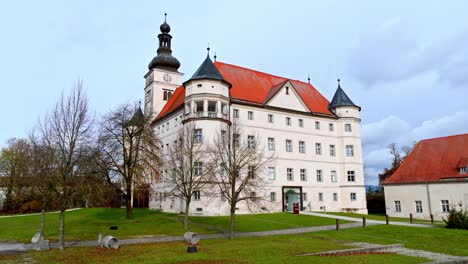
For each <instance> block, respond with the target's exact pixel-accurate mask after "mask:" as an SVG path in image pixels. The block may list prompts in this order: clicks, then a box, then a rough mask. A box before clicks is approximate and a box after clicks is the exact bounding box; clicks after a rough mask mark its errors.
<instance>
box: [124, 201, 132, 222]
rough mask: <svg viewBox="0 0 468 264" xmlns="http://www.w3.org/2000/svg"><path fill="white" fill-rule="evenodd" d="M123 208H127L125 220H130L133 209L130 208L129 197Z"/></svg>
mask: <svg viewBox="0 0 468 264" xmlns="http://www.w3.org/2000/svg"><path fill="white" fill-rule="evenodd" d="M125 205H126V206H125V207H126V208H127V219H132V217H133V208H132V198H131V196H130V197H128V196H127V199H126V201H125Z"/></svg>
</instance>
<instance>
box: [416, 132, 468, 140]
mask: <svg viewBox="0 0 468 264" xmlns="http://www.w3.org/2000/svg"><path fill="white" fill-rule="evenodd" d="M461 136H468V133H464V134H457V135H449V136H441V137H434V138H426V139H421V140H420V142H423V141H431V140H441V139H448V138H455V137H461Z"/></svg>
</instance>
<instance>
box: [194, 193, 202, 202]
mask: <svg viewBox="0 0 468 264" xmlns="http://www.w3.org/2000/svg"><path fill="white" fill-rule="evenodd" d="M200 197H201V195H200V191H194V192H193V200H195V201H199V200H200Z"/></svg>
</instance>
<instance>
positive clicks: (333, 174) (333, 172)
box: [330, 170, 337, 182]
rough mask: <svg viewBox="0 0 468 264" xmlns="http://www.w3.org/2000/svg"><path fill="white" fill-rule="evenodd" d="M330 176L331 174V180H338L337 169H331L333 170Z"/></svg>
mask: <svg viewBox="0 0 468 264" xmlns="http://www.w3.org/2000/svg"><path fill="white" fill-rule="evenodd" d="M330 176H331V181H332V182H336V181H337V179H336V171H334V170H333V171H331V172H330Z"/></svg>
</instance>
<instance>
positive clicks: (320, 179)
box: [317, 170, 323, 182]
mask: <svg viewBox="0 0 468 264" xmlns="http://www.w3.org/2000/svg"><path fill="white" fill-rule="evenodd" d="M317 181H318V182H323V175H322V170H317Z"/></svg>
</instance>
